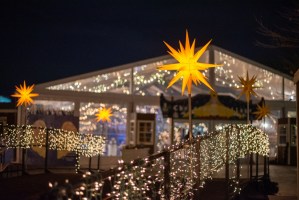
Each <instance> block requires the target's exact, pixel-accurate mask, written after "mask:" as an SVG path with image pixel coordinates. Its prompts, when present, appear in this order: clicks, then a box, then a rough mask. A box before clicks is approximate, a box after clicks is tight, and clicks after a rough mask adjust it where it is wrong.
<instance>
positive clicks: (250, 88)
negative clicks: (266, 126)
mask: <svg viewBox="0 0 299 200" xmlns="http://www.w3.org/2000/svg"><path fill="white" fill-rule="evenodd" d="M238 77H239V76H238ZM256 78H257V76H253V77H251V78H250V79H249V75H248V71H247V73H246V79H244V78H243V77H239V81H240V84H241V85H242V87H241V89H242V91H241V94H240V96H239V97H241V96H242V95H243V94H245V96H246V101H247V102H249V101H250V96H251V95H254V96H257V94H256V93H255V92H254V89H256V88H260V87H258V86H254V84H255V83H256V82H257V81H256Z"/></svg>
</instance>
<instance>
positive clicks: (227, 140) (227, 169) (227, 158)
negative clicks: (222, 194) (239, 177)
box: [225, 130, 229, 200]
mask: <svg viewBox="0 0 299 200" xmlns="http://www.w3.org/2000/svg"><path fill="white" fill-rule="evenodd" d="M225 180H226V187H227V188H226V199H227V200H228V199H229V130H227V131H226V160H225Z"/></svg>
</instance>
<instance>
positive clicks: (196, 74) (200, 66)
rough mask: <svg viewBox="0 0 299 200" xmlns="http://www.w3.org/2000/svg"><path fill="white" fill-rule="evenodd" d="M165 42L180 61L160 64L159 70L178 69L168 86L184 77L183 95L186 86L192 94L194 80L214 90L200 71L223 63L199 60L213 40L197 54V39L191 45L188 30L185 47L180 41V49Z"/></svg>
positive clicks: (173, 55) (171, 53)
mask: <svg viewBox="0 0 299 200" xmlns="http://www.w3.org/2000/svg"><path fill="white" fill-rule="evenodd" d="M164 43H165V45H166V46H167V47H168V49H169V50H170V51H169V52H168V53H169V54H170V55H171V56H172V57H174V58H175V59H176V60H177V61H178V62H179V63H175V64H167V65H163V66H160V67H158V68H157V69H158V70H176V71H177V74H176V75H175V77H174V78H173V79H172V80H171V81H170V82H169V84H168V87H167V88H169V87H170V86H172V85H173V84H174V83H175V82H177V81H178V80H179V79H181V78H183V84H182V95H183V93H184V91H185V88H186V86H187V88H188V94H191V92H192V89H191V86H192V82H193V83H194V84H195V85H198V84H199V83H203V84H205V85H206V86H207V87H208V88H210V89H211V90H212V91H214V89H213V88H212V87H211V85H210V84H209V83H208V82H207V80H206V79H207V78H206V77H205V76H204V75H203V74H202V73H201V72H200V71H201V70H206V69H208V68H211V67H217V66H221V65H217V64H208V63H199V62H198V60H199V58H200V57H201V56H202V54H203V53H204V52H205V51H206V49H207V47H208V46H209V44H210V43H211V40H210V41H209V42H208V43H207V44H206V45H205V46H204V47H202V48H201V49H200V50H199V51H197V52H196V53H195V54H194V49H195V39H194V40H193V43H192V45H191V46H190V42H189V36H188V31H186V42H185V47H184V46H183V45H182V43H181V42H180V41H179V45H180V49H179V50H178V51H176V50H175V49H174V48H172V47H171V46H170V45H169V44H167V43H166V42H164Z"/></svg>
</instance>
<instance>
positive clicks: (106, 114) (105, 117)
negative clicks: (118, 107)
mask: <svg viewBox="0 0 299 200" xmlns="http://www.w3.org/2000/svg"><path fill="white" fill-rule="evenodd" d="M111 116H112V113H111V108H108V109H106V108H101V109H99V110H98V113H97V114H96V117H97V121H98V122H99V121H101V120H102V121H103V122H106V121H107V122H110V121H111V120H110V117H111Z"/></svg>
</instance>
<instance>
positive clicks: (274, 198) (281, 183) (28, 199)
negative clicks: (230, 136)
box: [0, 165, 297, 200]
mask: <svg viewBox="0 0 299 200" xmlns="http://www.w3.org/2000/svg"><path fill="white" fill-rule="evenodd" d="M296 173H297V169H296V167H295V166H279V165H271V166H270V177H271V181H272V182H277V183H278V187H279V191H278V193H277V194H275V195H269V196H266V195H264V194H262V193H261V192H259V191H256V190H255V188H253V187H251V188H249V189H248V190H247V191H244V195H243V196H242V198H240V199H241V200H243V199H244V200H245V199H246V200H248V199H252V200H254V199H256V200H258V199H259V200H267V199H268V200H297V198H296V194H297V192H296V188H297V183H296V175H297V174H296ZM81 177H82V175H79V174H74V173H73V171H71V172H70V173H66V171H64V173H47V174H36V175H26V176H20V177H12V178H4V179H0V199H5V200H19V199H22V200H36V199H39V196H40V195H41V194H44V193H45V192H47V191H49V187H48V183H49V182H52V183H54V182H55V181H57V182H58V183H59V184H63V183H64V180H65V179H69V181H70V183H73V184H75V183H77V182H78V181H79V180H80V179H81ZM206 187H207V188H205V190H204V191H206V192H204V193H203V194H202V196H201V197H202V198H201V199H213V200H218V199H219V200H224V199H225V193H223V191H224V189H223V188H225V186H223V185H222V184H221V183H219V182H217V181H215V182H210V183H209V182H208V183H207V185H206ZM204 197H206V198H204Z"/></svg>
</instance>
